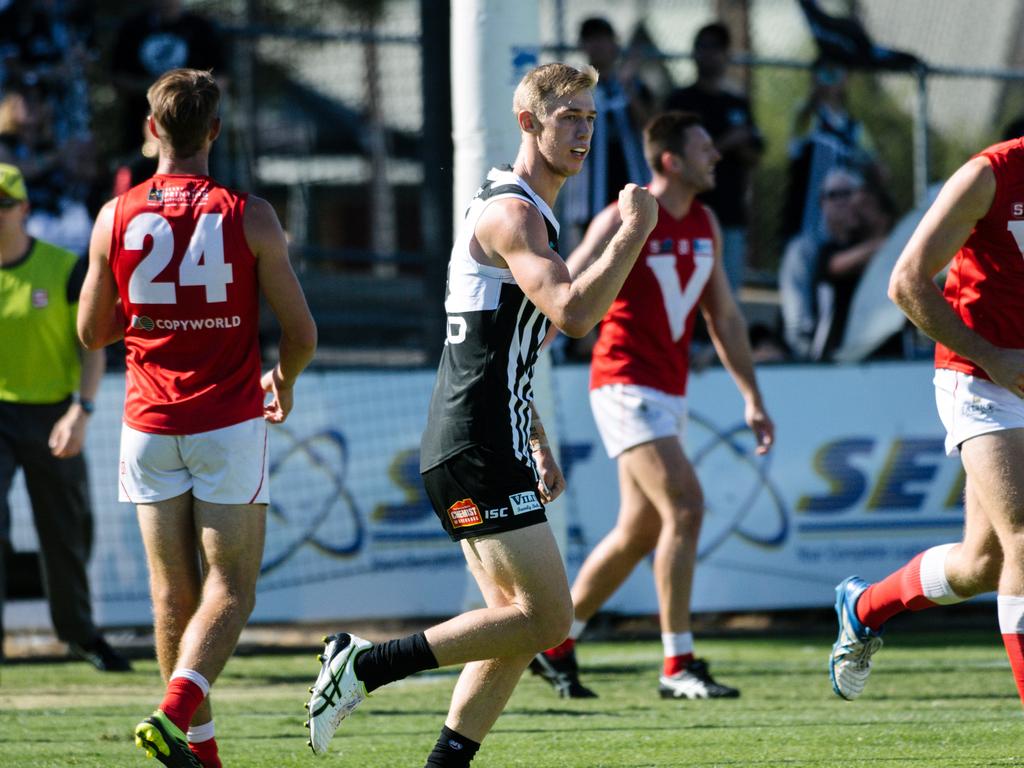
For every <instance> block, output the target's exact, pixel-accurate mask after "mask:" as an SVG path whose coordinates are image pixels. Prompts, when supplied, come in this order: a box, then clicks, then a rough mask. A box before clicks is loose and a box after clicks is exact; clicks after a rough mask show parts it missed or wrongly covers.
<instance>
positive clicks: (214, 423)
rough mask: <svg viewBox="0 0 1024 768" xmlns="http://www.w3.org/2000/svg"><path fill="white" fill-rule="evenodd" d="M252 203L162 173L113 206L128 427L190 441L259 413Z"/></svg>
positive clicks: (198, 180) (201, 179) (194, 179)
mask: <svg viewBox="0 0 1024 768" xmlns="http://www.w3.org/2000/svg"><path fill="white" fill-rule="evenodd" d="M246 199H247V198H246V196H245V195H244V194H240V193H238V192H234V191H233V190H230V189H228V188H226V187H223V186H221V185H220V184H218V183H217V182H215V181H214V180H213V179H211V178H209V177H206V176H183V175H182V176H179V175H171V174H157V175H156V176H154V177H153V178H152V179H150V180H149V181H146V182H144V183H142V184H140V185H139V186H137V187H134V188H132V189H130V190H129V191H128V192H125V193H124V194H123V195H121V196H120V197H118V199H117V208H116V210H115V213H114V229H113V234H112V239H111V244H110V267H111V269H112V270H113V272H114V278H115V280H116V282H117V290H118V293H119V295H120V297H121V304H122V306H123V307H124V315H125V329H124V342H125V347H126V348H127V364H128V365H127V367H128V370H127V377H126V393H125V406H124V420H125V423H126V424H128V426H130V427H133V428H134V429H137V430H140V431H142V432H155V433H159V434H167V435H189V434H195V433H197V432H207V431H209V430H211V429H220V428H221V427H227V426H230V425H232V424H237V423H239V422H242V421H246V420H248V419H252V418H256V417H258V416H261V415H262V414H263V390H262V389H261V387H260V352H259V343H258V340H257V326H258V320H259V295H258V293H259V287H258V282H257V277H256V258H255V256H254V255H253V253H252V251H251V250H249V246H248V244H247V243H246V240H245V232H244V230H243V227H242V216H243V213H244V212H245V204H246Z"/></svg>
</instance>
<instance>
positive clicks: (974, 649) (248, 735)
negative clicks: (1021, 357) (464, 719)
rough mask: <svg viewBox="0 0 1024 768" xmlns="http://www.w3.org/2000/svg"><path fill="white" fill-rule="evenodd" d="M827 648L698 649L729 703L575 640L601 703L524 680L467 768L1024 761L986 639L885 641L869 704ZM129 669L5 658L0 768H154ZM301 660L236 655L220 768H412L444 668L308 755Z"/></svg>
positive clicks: (954, 636)
mask: <svg viewBox="0 0 1024 768" xmlns="http://www.w3.org/2000/svg"><path fill="white" fill-rule="evenodd" d="M831 640H832V638H831V637H829V636H826V635H825V634H821V633H818V634H815V635H813V636H808V637H801V638H792V637H788V638H772V637H757V638H741V639H732V638H730V639H714V640H710V639H701V640H699V649H698V650H699V651H700V653H701V654H702V655H705V656H707V657H708V658H709V659H710V660H711V662H712V671H713V672H714V674H715V675H716V676H717V677H720V678H721V679H722V681H723V682H727V683H730V684H733V685H736V686H739V687H740V688H741V689H742V691H743V695H742V697H741V698H740V699H739V700H732V701H713V702H707V701H704V702H675V701H662V700H660V699H658V698H656V695H655V686H656V675H657V669H658V665H659V660H660V646H659V645H658V644H657V643H654V642H623V643H614V644H612V643H586V644H582V645H581V646H580V658H581V662H582V663H583V664H584V665H585V667H586V668H587V672H588V673H587V674H586V676H585V678H584V679H585V681H586V682H587V683H588V684H591V685H592V686H593V687H594V688H595V689H596V690H597V691H598V693H599V694H600V698H599V699H596V700H586V701H562V700H559V699H557V698H555V697H554V695H553V693H552V692H551V690H550V689H549V688H548V687H547V686H546V684H544V683H543V682H541V681H540V680H539V679H537V678H534V677H531V676H529V675H527V676H525V677H524V679H523V681H522V683H521V684H520V686H519V688H518V690H517V691H516V693H515V695H514V696H513V698H512V701H511V702H510V704H509V707H508V709H507V711H506V712H505V714H504V715H503V716H502V718H501V719H500V720H499V721H498V725H497V727H496V728H495V730H494V731H493V733H492V734H491V735H490V736H489V737H488V739H487V741H486V742H485V743H484V747H483V749H482V750H481V752H480V754H479V755H478V757H477V759H476V760H475V761H474V766H479V767H480V768H507V767H508V766H529V768H598V767H599V766H601V767H603V766H606V767H607V768H640V766H702V767H710V766H757V767H759V768H760V767H764V768H768V767H774V766H786V767H787V768H789V767H792V766H815V767H816V768H817V767H820V766H843V767H844V768H849V767H851V766H864V767H865V768H867V767H870V768H889V767H892V768H896V767H899V768H907V767H908V766H928V767H929V768H931V767H933V766H934V767H935V768H939V767H941V768H955V767H957V766H999V765H1024V738H1022V725H1024V724H1022V722H1021V705H1020V703H1019V700H1018V697H1017V694H1016V691H1015V690H1014V687H1013V681H1012V677H1011V675H1010V672H1009V665H1008V664H1007V662H1006V657H1005V654H1004V651H1003V648H1002V645H1001V643H1000V642H999V636H998V634H997V633H996V632H995V630H992V629H986V630H985V631H977V632H962V631H961V632H955V633H948V632H947V633H944V634H939V633H929V634H920V633H912V632H908V631H906V632H901V633H899V634H898V635H897V633H894V632H890V637H889V644H888V645H887V646H886V648H884V649H883V650H882V652H881V654H880V655H879V656H878V657H877V658H878V664H877V666H876V669H875V672H874V673H873V676H872V678H871V681H870V683H869V685H868V689H867V692H866V693H865V694H864V697H863V698H861V699H860V700H858V701H856V702H852V703H851V702H844V701H841V700H839V699H838V698H836V697H835V696H834V695H833V694H832V691H831V688H830V686H829V682H828V673H827V671H826V667H825V664H826V656H827V652H828V648H829V645H830V643H831ZM135 666H136V671H135V672H133V673H130V674H127V675H101V674H100V673H97V672H95V671H94V670H92V668H91V667H89V666H87V665H85V664H83V663H54V664H38V663H31V664H30V663H15V664H9V665H8V666H6V667H3V668H0V669H2V680H0V766H3V768H12V767H14V766H18V768H22V767H23V766H24V767H26V768H28V767H30V766H31V767H38V768H42V767H43V766H46V767H47V768H49V767H50V766H104V768H109V766H132V765H144V766H150V767H151V766H155V765H156V763H155V761H154V762H149V761H147V760H145V758H144V757H143V753H142V751H141V750H137V749H136V748H135V747H134V745H133V744H132V740H131V737H130V733H131V730H132V727H133V726H134V724H135V722H136V721H137V720H138V719H139V718H140V717H141V716H143V715H145V714H146V713H147V712H148V711H149V710H150V709H152V708H153V706H154V705H155V703H156V702H157V701H158V699H159V696H160V694H161V692H162V691H161V686H160V685H159V683H158V680H157V672H156V665H155V662H153V661H151V660H142V661H138V662H136V665H135ZM318 668H319V665H318V664H317V662H316V661H315V660H314V659H313V656H312V654H303V655H279V654H275V655H262V656H245V657H240V658H235V659H233V660H232V661H231V663H230V664H229V665H228V667H227V669H226V670H225V672H224V674H223V676H222V677H221V679H220V680H219V681H218V683H217V686H216V688H215V693H214V703H215V708H216V714H217V728H218V743H219V744H220V745H221V754H222V757H223V759H224V762H225V766H227V768H270V767H271V766H273V767H274V768H277V767H279V766H310V767H312V766H358V767H359V768H399V767H401V768H420V767H421V766H422V765H423V762H424V760H425V758H426V755H427V753H428V752H429V751H430V748H431V746H432V744H433V742H434V739H435V738H436V736H437V732H438V730H439V729H440V726H441V724H442V722H443V719H444V715H445V712H446V710H447V705H448V697H449V695H450V693H451V689H452V686H453V684H454V682H455V676H454V673H438V674H432V675H420V676H417V677H415V678H413V679H411V680H407V681H404V682H402V683H398V684H396V685H393V686H390V687H389V688H386V689H384V690H382V691H380V692H378V693H377V694H376V695H374V696H373V697H372V698H371V699H369V700H368V701H367V702H366V703H365V704H364V705H363V706H362V708H360V710H359V711H358V712H357V713H355V714H354V715H353V716H352V718H351V719H350V720H348V721H347V722H346V723H344V724H343V725H342V728H341V730H340V731H339V733H338V735H337V736H336V737H335V739H334V742H333V743H332V750H331V752H330V753H329V754H328V755H327V756H325V757H321V758H315V757H314V756H313V755H312V753H311V752H310V751H309V750H308V748H307V747H306V745H305V739H306V737H305V730H304V729H303V727H302V721H303V719H304V710H303V708H302V703H303V701H304V700H305V695H306V694H305V691H306V688H307V687H308V686H309V685H310V684H311V682H312V680H313V678H314V677H315V674H316V672H317V670H318Z"/></svg>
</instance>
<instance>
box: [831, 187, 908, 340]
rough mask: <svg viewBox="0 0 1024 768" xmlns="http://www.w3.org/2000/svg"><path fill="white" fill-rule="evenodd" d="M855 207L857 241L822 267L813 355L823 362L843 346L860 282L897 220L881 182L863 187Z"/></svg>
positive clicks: (856, 199) (835, 253) (854, 197)
mask: <svg viewBox="0 0 1024 768" xmlns="http://www.w3.org/2000/svg"><path fill="white" fill-rule="evenodd" d="M852 205H853V213H854V217H855V219H856V229H855V234H854V242H853V243H851V244H850V245H849V246H847V247H846V248H843V249H842V250H839V251H836V252H833V253H830V254H828V256H827V258H824V259H822V260H820V261H819V265H818V266H819V273H818V328H817V330H816V331H815V335H814V350H813V351H812V355H813V356H814V357H815V358H816V359H819V360H831V359H832V355H833V353H834V352H835V351H836V350H837V349H838V348H839V347H840V345H841V344H842V343H843V336H844V335H845V333H846V321H847V319H848V318H849V315H850V305H851V304H852V303H853V295H854V292H855V291H856V290H857V283H858V282H860V278H861V275H862V274H864V270H865V269H866V268H867V265H868V262H870V261H871V259H872V257H873V256H874V255H875V253H876V252H877V251H878V249H879V248H881V247H882V244H883V243H884V242H885V241H886V239H887V238H888V236H889V232H891V231H892V227H893V223H894V221H895V215H896V211H895V206H894V204H893V202H892V199H891V198H890V197H889V195H888V194H886V193H885V191H884V190H883V189H882V188H881V186H880V185H879V184H877V183H874V182H868V183H864V184H861V185H860V187H859V188H858V189H857V191H856V192H855V193H854V195H853V200H852Z"/></svg>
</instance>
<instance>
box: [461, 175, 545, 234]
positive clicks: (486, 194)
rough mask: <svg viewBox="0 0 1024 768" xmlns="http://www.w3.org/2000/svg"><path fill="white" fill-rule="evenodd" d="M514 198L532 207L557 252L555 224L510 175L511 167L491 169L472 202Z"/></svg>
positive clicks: (513, 176)
mask: <svg viewBox="0 0 1024 768" xmlns="http://www.w3.org/2000/svg"><path fill="white" fill-rule="evenodd" d="M508 196H514V197H519V198H521V199H523V200H526V201H527V202H528V203H530V205H532V206H534V207H535V208H536V209H537V210H538V211H539V212H540V215H541V218H543V219H544V226H545V227H546V228H547V232H548V241H549V242H550V243H553V244H554V245H552V248H553V249H554V250H555V251H557V250H558V249H557V247H556V246H557V243H558V228H557V227H556V226H555V223H554V222H553V221H551V219H550V218H548V216H547V214H545V212H544V211H543V210H542V209H541V207H540V206H539V205H537V201H536V200H535V199H534V197H533V195H531V194H530V192H528V191H527V190H526V189H524V188H523V186H522V185H521V184H519V182H518V181H517V180H516V177H515V175H514V174H513V173H512V166H510V165H504V166H501V167H499V168H493V169H492V170H491V172H490V173H489V174H487V179H486V180H485V181H484V183H483V184H482V185H481V186H480V189H478V190H477V193H476V194H475V195H474V196H473V199H474V201H477V200H481V201H486V200H492V199H496V198H499V197H508Z"/></svg>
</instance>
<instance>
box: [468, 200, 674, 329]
mask: <svg viewBox="0 0 1024 768" xmlns="http://www.w3.org/2000/svg"><path fill="white" fill-rule="evenodd" d="M619 213H620V215H621V216H622V221H623V223H622V226H621V227H620V228H619V231H618V232H617V233H616V234H615V236H614V237H613V238H612V240H611V242H609V243H608V247H607V248H605V250H604V252H603V253H602V254H601V256H600V258H598V259H597V260H596V261H595V262H594V264H593V265H591V267H590V269H588V270H586V271H585V272H584V274H582V275H580V276H579V278H577V279H575V280H574V279H573V278H572V276H571V275H570V273H569V269H568V267H566V265H565V262H564V261H563V260H562V258H561V257H560V256H559V255H558V254H557V253H556V252H555V251H554V250H552V248H551V247H550V246H549V245H548V236H547V229H546V227H545V225H544V221H543V218H542V216H541V214H540V213H539V212H538V211H537V209H536V208H535V207H534V206H532V205H530V204H529V203H526V202H523V201H518V200H500V201H498V202H496V203H495V204H494V205H492V206H490V207H489V208H488V210H487V211H485V212H484V214H483V216H481V217H480V221H479V222H477V228H476V237H475V241H476V243H477V245H478V246H479V249H480V250H481V251H482V252H483V254H484V256H485V257H486V258H487V259H488V260H489V261H490V262H491V263H494V264H497V265H499V266H505V265H507V266H508V268H509V269H510V270H512V274H513V276H514V277H515V279H516V283H518V285H519V287H520V288H522V290H523V293H525V294H526V296H527V297H528V298H529V299H530V301H532V302H533V304H534V305H535V306H537V308H538V309H540V311H541V312H543V313H544V314H545V315H546V316H547V317H548V319H549V320H551V322H552V323H554V325H555V326H557V327H558V329H559V330H560V331H562V333H564V334H566V335H567V336H573V337H575V338H579V337H581V336H584V335H586V334H587V332H589V331H590V329H591V328H593V327H594V326H595V325H597V323H598V322H599V321H600V320H601V318H602V317H603V316H604V313H605V312H606V311H607V310H608V307H609V306H611V303H612V301H613V300H614V299H615V296H616V295H617V294H618V292H619V289H620V288H622V284H623V283H624V282H625V281H626V277H628V275H629V271H630V270H631V269H632V268H633V264H634V262H635V261H636V258H637V255H638V254H639V253H640V249H641V248H642V247H643V244H644V242H645V241H646V239H647V236H648V235H649V234H650V232H651V230H652V229H654V225H655V223H656V222H657V218H658V204H657V202H656V201H655V199H654V197H653V196H652V195H651V194H650V193H649V192H648V191H647V190H646V189H643V188H642V187H638V186H636V185H635V184H628V185H626V187H625V189H623V190H622V191H621V192H620V193H619Z"/></svg>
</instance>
